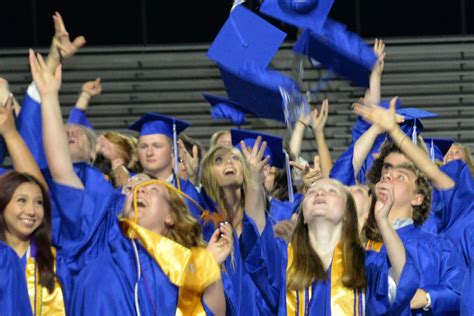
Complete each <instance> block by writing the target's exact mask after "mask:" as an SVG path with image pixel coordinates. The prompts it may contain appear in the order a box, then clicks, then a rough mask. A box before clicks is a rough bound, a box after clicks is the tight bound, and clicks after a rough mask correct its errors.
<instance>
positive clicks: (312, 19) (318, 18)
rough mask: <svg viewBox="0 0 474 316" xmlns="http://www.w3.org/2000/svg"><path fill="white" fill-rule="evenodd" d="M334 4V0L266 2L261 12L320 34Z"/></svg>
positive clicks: (280, 0) (268, 0) (267, 0)
mask: <svg viewBox="0 0 474 316" xmlns="http://www.w3.org/2000/svg"><path fill="white" fill-rule="evenodd" d="M333 2H334V1H333V0H265V1H264V2H263V4H262V6H261V7H260V12H261V13H263V14H265V15H268V16H270V17H272V18H275V19H277V20H280V21H282V22H284V23H287V24H290V25H293V26H295V27H297V28H300V29H308V30H310V31H311V32H313V33H315V34H318V33H320V32H321V29H322V28H323V25H324V22H325V21H326V18H327V16H328V14H329V11H330V10H331V7H332V5H333Z"/></svg>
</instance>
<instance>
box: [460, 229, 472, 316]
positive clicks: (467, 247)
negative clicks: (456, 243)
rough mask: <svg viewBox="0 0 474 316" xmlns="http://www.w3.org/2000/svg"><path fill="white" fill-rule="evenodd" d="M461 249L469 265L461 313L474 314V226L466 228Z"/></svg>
mask: <svg viewBox="0 0 474 316" xmlns="http://www.w3.org/2000/svg"><path fill="white" fill-rule="evenodd" d="M461 249H462V254H463V259H464V262H465V263H466V266H467V273H466V275H465V277H464V281H463V286H462V292H461V315H474V300H473V297H474V227H469V228H467V229H466V230H465V232H464V236H463V239H462V245H461Z"/></svg>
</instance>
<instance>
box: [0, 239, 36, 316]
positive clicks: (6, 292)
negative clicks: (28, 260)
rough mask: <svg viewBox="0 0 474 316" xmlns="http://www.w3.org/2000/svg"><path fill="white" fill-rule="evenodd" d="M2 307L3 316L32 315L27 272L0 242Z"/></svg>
mask: <svg viewBox="0 0 474 316" xmlns="http://www.w3.org/2000/svg"><path fill="white" fill-rule="evenodd" d="M0 275H1V278H0V306H1V314H2V315H19V316H29V315H32V311H31V304H30V298H29V296H28V290H27V286H26V278H25V271H24V270H23V268H22V266H21V264H20V259H19V258H18V256H17V255H16V253H15V252H14V251H13V250H12V249H11V248H10V247H9V246H7V245H6V244H4V243H3V242H0Z"/></svg>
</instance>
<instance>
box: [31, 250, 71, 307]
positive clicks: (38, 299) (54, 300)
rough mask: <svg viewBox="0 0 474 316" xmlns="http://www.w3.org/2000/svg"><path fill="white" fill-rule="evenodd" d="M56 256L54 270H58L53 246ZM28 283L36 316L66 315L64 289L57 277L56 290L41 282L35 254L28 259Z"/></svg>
mask: <svg viewBox="0 0 474 316" xmlns="http://www.w3.org/2000/svg"><path fill="white" fill-rule="evenodd" d="M51 251H52V253H53V258H54V271H55V272H56V249H54V248H53V247H52V248H51ZM25 274H26V283H27V286H28V296H29V297H30V303H31V309H32V310H33V313H34V315H35V316H57V315H66V311H65V309H64V298H63V291H62V290H61V286H60V285H59V283H58V281H57V279H55V281H54V290H53V292H52V293H49V291H48V289H47V288H45V287H43V286H42V285H41V284H40V283H39V270H38V266H37V264H36V260H35V257H34V256H29V257H28V258H27V261H26V270H25Z"/></svg>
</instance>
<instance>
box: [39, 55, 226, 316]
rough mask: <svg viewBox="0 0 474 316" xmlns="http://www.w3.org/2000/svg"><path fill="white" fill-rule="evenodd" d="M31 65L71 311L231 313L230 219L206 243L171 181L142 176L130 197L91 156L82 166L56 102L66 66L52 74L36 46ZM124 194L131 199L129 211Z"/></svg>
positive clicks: (62, 276) (143, 313)
mask: <svg viewBox="0 0 474 316" xmlns="http://www.w3.org/2000/svg"><path fill="white" fill-rule="evenodd" d="M30 65H31V71H32V75H33V78H34V81H35V84H36V86H37V88H38V90H39V92H40V94H41V98H42V101H43V106H44V108H43V110H42V117H43V122H44V123H45V124H43V140H44V147H45V153H46V157H47V160H48V165H49V168H50V171H51V175H52V178H53V180H54V182H53V183H52V187H51V192H52V196H53V198H54V200H55V204H56V206H57V209H58V210H57V211H58V217H59V218H60V223H61V224H60V227H59V236H60V241H61V246H62V248H61V251H58V262H59V263H58V274H59V275H60V277H61V280H64V284H63V286H64V288H65V293H66V296H67V300H66V302H67V303H68V305H67V306H66V311H67V312H68V313H69V314H71V315H98V314H105V315H175V314H181V315H203V314H205V313H206V314H210V315H214V314H215V315H224V314H225V308H226V307H225V303H224V297H223V290H222V284H221V281H220V269H219V266H218V263H219V261H220V260H222V259H221V257H220V255H221V254H224V256H225V254H226V253H228V252H229V251H230V247H228V246H227V245H228V244H230V243H231V239H230V237H228V234H227V233H226V232H227V231H230V230H228V229H226V226H225V225H223V226H221V227H219V228H218V229H216V231H215V233H214V235H213V236H212V238H211V241H210V244H209V245H208V250H209V251H208V250H206V249H205V248H203V246H204V243H203V241H202V238H201V235H200V226H199V224H198V223H197V222H196V221H195V220H194V219H193V218H192V216H191V215H190V213H189V210H188V208H187V206H186V203H185V202H184V200H183V198H182V193H180V192H178V190H176V189H175V188H174V187H173V186H172V185H169V184H167V183H166V182H162V181H158V180H152V181H148V182H145V183H141V182H138V184H137V185H136V186H135V187H133V191H130V192H129V193H128V195H127V200H126V201H125V202H124V201H123V199H124V196H123V195H122V194H121V193H120V194H119V193H115V190H114V189H113V188H112V186H111V185H110V184H109V183H108V182H106V181H105V179H104V177H103V175H102V173H100V172H99V171H98V170H95V169H94V168H93V167H91V166H89V165H86V164H83V165H80V166H77V167H76V170H75V169H74V168H73V165H72V161H71V156H70V154H69V152H68V147H67V143H68V142H67V138H66V134H65V132H64V127H63V125H62V117H61V112H60V107H59V99H58V90H59V87H60V85H61V68H60V67H58V69H56V71H55V74H54V75H52V74H51V73H49V71H48V70H47V66H46V63H45V62H44V60H43V58H42V57H41V55H38V56H35V54H34V53H33V51H30ZM46 122H47V124H46ZM77 169H79V170H77ZM124 203H125V204H124ZM117 204H118V205H124V210H123V213H122V214H123V215H124V218H122V219H119V218H118V216H117V212H116V210H117V209H118V207H117ZM219 237H220V238H219ZM216 249H220V250H221V251H220V252H219V251H216ZM213 254H214V255H213Z"/></svg>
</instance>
